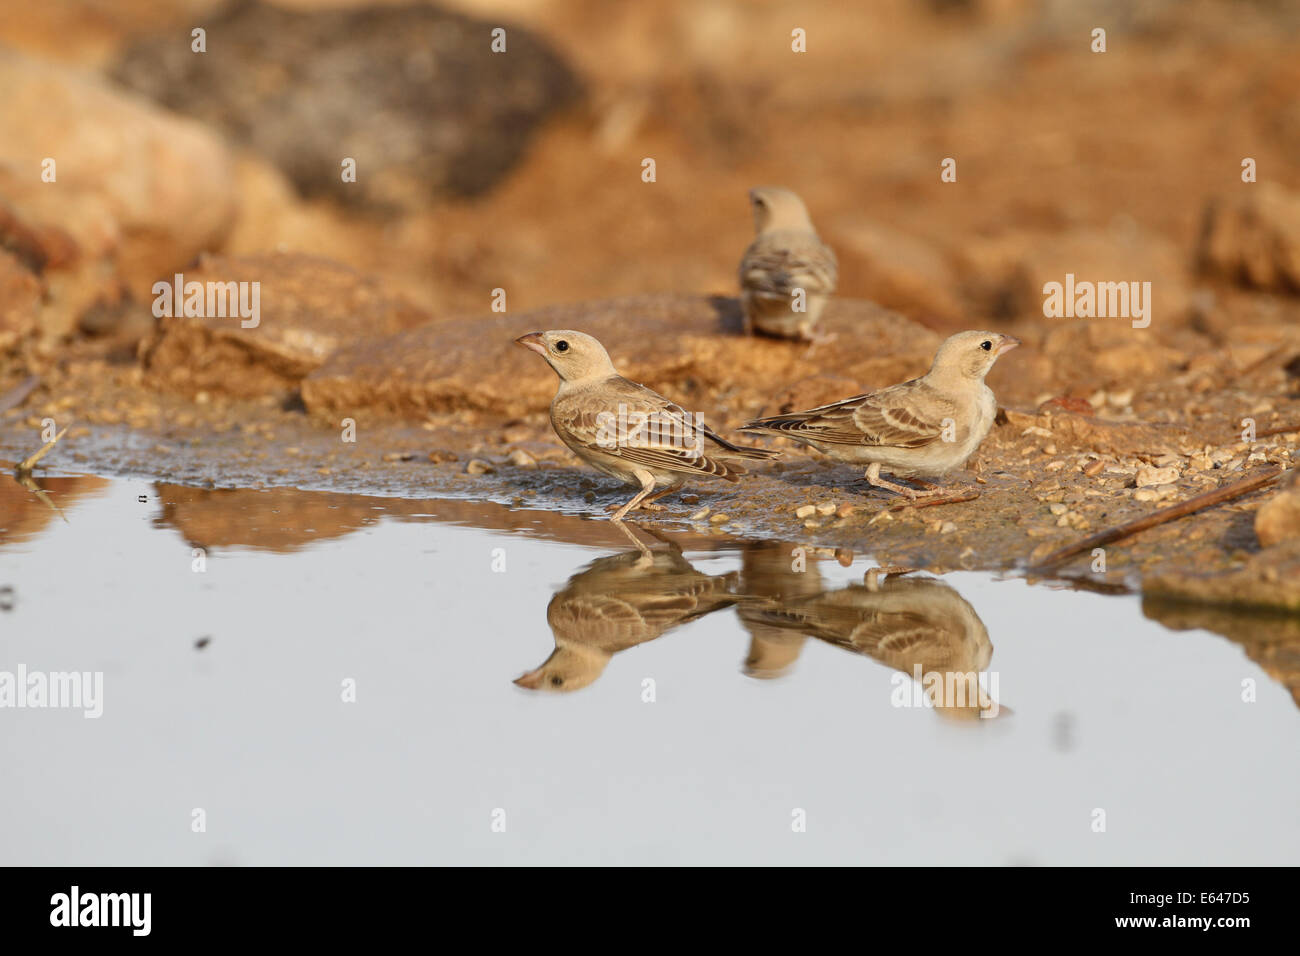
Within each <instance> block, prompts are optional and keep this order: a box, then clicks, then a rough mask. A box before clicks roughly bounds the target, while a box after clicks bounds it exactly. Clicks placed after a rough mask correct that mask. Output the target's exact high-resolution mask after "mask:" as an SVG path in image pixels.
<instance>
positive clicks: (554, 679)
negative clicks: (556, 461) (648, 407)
mask: <svg viewBox="0 0 1300 956" xmlns="http://www.w3.org/2000/svg"><path fill="white" fill-rule="evenodd" d="M560 344H561V345H563V344H564V343H563V342H561V343H560ZM563 683H564V678H563V677H552V678H551V686H552V687H559V686H560V685H561V684H563Z"/></svg>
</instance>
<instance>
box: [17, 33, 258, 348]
mask: <svg viewBox="0 0 1300 956" xmlns="http://www.w3.org/2000/svg"><path fill="white" fill-rule="evenodd" d="M0 89H3V90H4V91H5V107H4V110H3V111H0V246H3V247H5V248H7V249H9V250H10V251H12V252H13V253H14V254H15V255H17V256H18V257H19V258H20V259H22V260H23V261H24V262H25V263H26V264H27V265H28V266H29V267H30V268H31V269H32V270H33V271H34V272H36V273H37V274H38V275H40V276H41V278H42V279H43V280H44V281H45V283H46V286H47V295H46V300H45V303H44V305H43V308H42V314H41V320H40V325H41V331H42V332H43V333H44V334H46V335H48V336H58V335H64V334H67V333H68V332H71V331H73V329H74V328H75V326H76V324H77V321H78V319H79V318H80V317H81V316H82V315H84V314H85V313H86V312H87V311H88V310H90V309H92V308H95V307H97V306H103V305H110V306H111V305H116V304H118V303H119V302H120V301H121V300H122V298H123V294H124V289H123V283H125V284H126V286H127V287H129V288H130V289H131V290H132V291H134V292H135V293H136V294H137V295H138V296H143V295H144V294H145V293H147V291H148V288H149V283H150V282H152V280H153V279H154V278H155V277H156V276H157V275H160V274H165V273H168V272H170V271H171V270H172V269H174V268H177V267H180V266H182V265H184V264H185V263H187V262H189V261H190V260H191V259H193V257H194V256H195V255H196V254H197V253H199V252H200V251H202V250H204V249H208V248H211V247H213V246H214V245H216V244H218V243H219V242H220V241H221V238H222V237H223V236H224V235H225V233H226V231H227V230H228V228H229V226H230V222H231V220H232V218H233V215H234V211H235V199H234V187H233V178H232V173H231V164H230V158H229V154H228V153H227V151H226V149H225V147H224V146H223V145H222V144H221V142H220V141H219V140H218V139H217V138H216V137H215V136H213V135H212V134H211V133H209V132H207V131H206V130H204V129H202V128H201V127H199V125H198V124H196V123H193V122H191V121H189V120H185V119H181V118H178V117H174V116H169V115H168V114H166V113H164V112H163V111H161V110H159V109H157V108H155V107H153V106H150V105H148V104H146V103H143V102H137V101H135V100H133V99H132V98H130V97H128V96H124V95H122V94H121V93H118V92H115V91H113V90H111V89H110V88H108V87H107V86H105V85H104V84H103V83H102V82H101V81H100V80H98V79H97V78H95V77H94V76H92V75H90V74H84V73H81V72H78V71H76V70H72V69H69V68H66V67H63V66H58V65H54V64H51V63H46V62H43V61H40V60H36V59H32V58H30V57H25V56H22V55H20V54H18V53H15V52H13V51H10V50H4V49H0ZM47 159H52V160H53V161H54V167H53V170H54V181H53V182H46V181H44V180H43V179H42V173H43V171H44V169H45V165H44V163H45V160H47Z"/></svg>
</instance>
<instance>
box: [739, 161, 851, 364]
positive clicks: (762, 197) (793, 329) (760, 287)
mask: <svg viewBox="0 0 1300 956" xmlns="http://www.w3.org/2000/svg"><path fill="white" fill-rule="evenodd" d="M749 204H750V207H751V208H752V209H753V212H754V231H755V233H756V235H755V238H754V241H753V242H752V243H750V245H749V248H748V249H746V250H745V255H744V258H742V259H741V260H740V307H741V311H742V313H743V314H744V317H745V331H746V332H749V333H751V334H752V333H753V332H754V331H755V330H757V331H759V332H763V333H765V334H767V335H775V336H778V337H780V338H787V339H799V340H801V341H805V342H818V341H825V340H824V339H822V338H821V337H819V336H818V335H817V332H816V328H817V320H818V319H819V318H820V317H821V313H822V309H823V308H825V306H826V300H827V299H828V298H829V297H830V295H831V293H833V292H834V291H835V282H836V279H837V277H838V272H839V267H838V264H837V263H836V261H835V253H834V252H832V251H831V248H830V246H828V245H826V244H825V243H824V242H822V241H821V238H820V237H819V236H818V235H817V230H816V229H814V228H813V224H812V220H811V219H810V218H809V217H808V210H807V208H805V206H804V204H803V200H802V199H800V198H799V197H798V196H796V195H795V194H794V193H792V192H791V191H790V190H788V189H782V188H780V187H778V186H760V187H757V188H755V189H751V190H750V191H749ZM800 292H801V293H802V296H800ZM799 307H802V310H801V311H797V308H799Z"/></svg>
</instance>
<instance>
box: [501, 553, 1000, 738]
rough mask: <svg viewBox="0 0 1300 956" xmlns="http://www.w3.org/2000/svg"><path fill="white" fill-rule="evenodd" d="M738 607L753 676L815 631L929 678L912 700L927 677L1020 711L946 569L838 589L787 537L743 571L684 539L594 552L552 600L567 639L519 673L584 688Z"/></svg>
mask: <svg viewBox="0 0 1300 956" xmlns="http://www.w3.org/2000/svg"><path fill="white" fill-rule="evenodd" d="M732 606H735V607H736V609H737V613H738V615H739V617H740V620H741V623H742V624H743V625H744V627H745V629H746V630H747V631H748V632H749V635H750V646H749V654H748V655H747V658H746V660H745V667H744V671H745V673H746V674H747V675H749V676H750V677H755V678H773V677H779V676H782V675H783V674H786V673H788V672H789V671H790V669H791V668H792V667H793V665H794V663H795V661H796V660H797V659H798V657H799V654H800V653H801V651H802V650H803V646H804V644H805V642H806V641H807V640H808V638H814V639H816V640H820V641H823V642H825V643H828V644H833V645H835V646H836V647H839V648H842V649H844V650H848V651H852V652H853V653H856V654H861V655H863V656H864V657H869V658H872V659H873V660H876V661H878V662H880V663H882V664H884V665H886V666H887V667H891V668H893V669H895V670H897V671H899V672H901V674H902V675H907V676H908V677H914V678H917V681H916V683H915V684H913V682H912V681H907V680H902V679H901V677H900V682H899V683H898V684H896V685H895V686H896V689H895V697H896V698H897V699H896V703H900V706H912V704H913V700H912V697H913V694H912V691H913V688H914V687H919V688H920V690H918V691H917V692H916V693H917V694H921V693H923V694H924V695H925V699H926V702H927V703H928V704H929V705H931V706H932V707H933V709H934V710H935V711H936V712H937V713H939V714H941V715H943V716H945V717H952V718H959V719H961V718H973V717H977V716H985V717H993V716H997V715H998V714H999V712H1001V713H1010V711H1009V709H1008V708H1005V707H1000V706H999V705H998V703H997V701H996V700H995V699H994V698H993V697H991V696H990V695H989V694H988V693H987V692H986V691H985V690H984V688H983V687H982V686H980V684H979V682H978V674H979V673H980V672H981V671H984V670H985V669H986V668H987V667H988V665H989V661H990V659H991V658H992V654H993V644H992V642H990V640H989V636H988V631H987V630H985V628H984V624H983V622H982V621H981V620H980V618H979V615H978V614H976V613H975V609H974V608H973V607H971V605H970V604H969V603H968V602H967V601H966V600H965V599H964V598H962V596H961V595H960V594H958V593H957V592H956V591H955V590H953V588H951V587H950V586H948V585H947V584H944V583H943V582H941V581H937V580H935V579H934V578H929V577H912V576H895V575H890V576H886V575H885V574H882V573H878V572H876V571H869V572H868V573H867V574H866V576H865V579H864V583H863V584H852V585H848V586H847V587H839V588H827V587H826V585H825V582H824V581H823V578H822V574H821V572H820V570H819V568H818V564H817V560H816V559H815V558H813V557H812V556H810V555H808V554H806V553H805V552H804V551H803V549H801V548H799V546H797V545H795V544H791V543H786V542H776V541H765V542H758V543H753V544H749V545H746V546H745V547H744V548H743V551H742V556H741V570H740V573H739V574H736V573H735V572H731V573H728V574H718V575H709V574H704V573H702V572H700V571H697V570H696V569H695V568H694V567H693V566H692V565H691V564H690V562H689V561H687V560H686V559H685V557H683V555H682V552H681V550H680V549H679V548H677V547H676V546H675V545H669V546H668V548H667V549H657V550H654V551H628V552H625V553H622V554H616V555H611V556H610V557H606V558H599V559H597V560H596V561H593V562H592V563H591V564H589V565H588V566H586V567H585V568H583V569H582V570H580V571H579V572H578V573H577V574H575V575H573V577H571V578H570V579H569V581H568V583H567V584H566V585H565V586H564V587H563V588H562V589H561V590H560V591H558V592H557V593H556V595H555V596H554V597H553V598H552V599H551V602H550V604H549V605H548V607H547V610H546V618H547V623H548V624H550V627H551V631H552V633H553V634H554V637H555V650H554V651H553V652H552V653H551V655H550V657H548V658H547V659H546V661H545V662H544V663H543V664H542V665H541V666H540V667H538V668H536V669H535V670H531V671H529V672H528V673H526V674H524V675H523V676H522V677H520V678H518V679H517V680H516V681H515V683H516V684H518V685H520V686H521V687H526V688H529V689H531V690H552V691H572V690H578V689H579V688H582V687H586V686H587V685H588V684H590V683H592V682H593V681H594V680H596V678H598V677H599V676H600V675H601V673H602V672H603V671H604V669H605V666H606V665H607V664H608V663H609V660H610V658H611V657H612V656H613V655H614V654H617V653H618V652H619V651H623V650H627V649H628V648H630V647H635V646H636V645H638V644H644V643H646V642H647V641H652V640H654V639H656V638H658V637H661V636H663V635H664V634H666V633H668V632H669V631H671V630H673V629H674V628H677V627H679V626H681V625H683V624H686V623H688V622H690V621H694V620H697V619H698V618H701V617H703V616H705V615H706V614H711V613H713V612H714V611H717V610H720V609H722V608H726V607H732ZM904 685H907V686H906V688H905V689H904ZM994 689H995V690H996V688H994ZM918 702H919V701H918Z"/></svg>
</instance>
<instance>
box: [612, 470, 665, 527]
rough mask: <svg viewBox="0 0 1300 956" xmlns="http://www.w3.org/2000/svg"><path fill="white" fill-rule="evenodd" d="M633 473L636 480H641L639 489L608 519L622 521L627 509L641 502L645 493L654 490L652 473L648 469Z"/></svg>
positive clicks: (629, 509)
mask: <svg viewBox="0 0 1300 956" xmlns="http://www.w3.org/2000/svg"><path fill="white" fill-rule="evenodd" d="M635 475H636V477H637V480H638V481H640V482H641V490H640V491H638V492H637V493H636V494H635V495H633V496H632V500H631V501H629V502H628V503H627V504H625V505H624V506H623V507H621V508H619V509H618V510H617V511H615V512H614V514H613V516H611V517H610V519H609V520H610V521H622V520H623V518H624V516H625V515H626V514H627V513H628V512H629V511H631V510H632V509H633V508H635V507H637V506H638V505H639V504H641V502H642V500H643V499H644V498H645V496H646V495H648V494H650V492H652V491H654V490H655V479H654V475H652V474H650V472H648V471H638V472H635Z"/></svg>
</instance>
